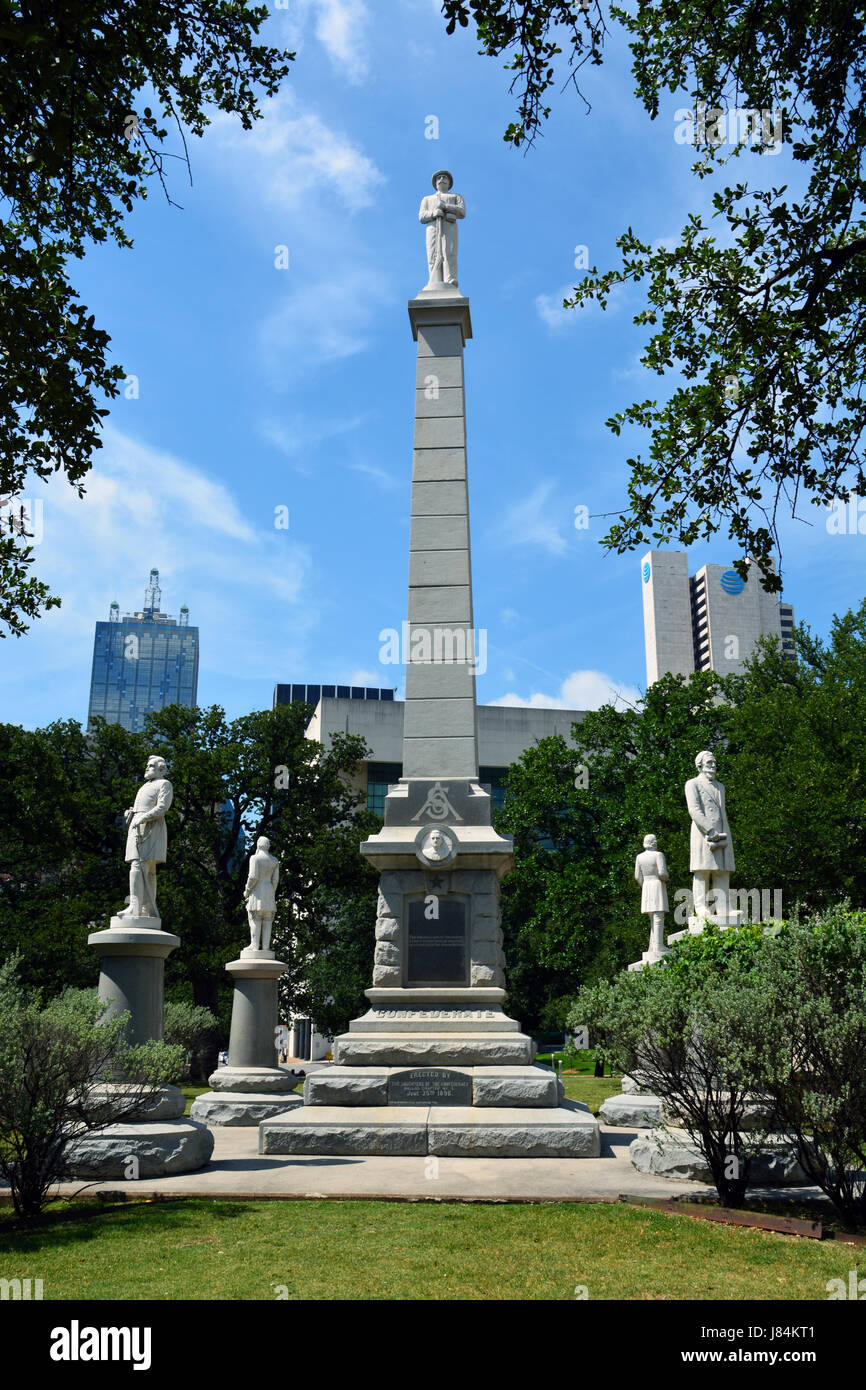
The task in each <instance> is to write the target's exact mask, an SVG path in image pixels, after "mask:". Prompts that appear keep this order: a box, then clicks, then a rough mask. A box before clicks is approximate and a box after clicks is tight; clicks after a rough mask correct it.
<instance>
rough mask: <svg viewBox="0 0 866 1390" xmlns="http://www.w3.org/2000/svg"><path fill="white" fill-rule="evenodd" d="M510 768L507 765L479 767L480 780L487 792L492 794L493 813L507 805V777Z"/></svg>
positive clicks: (491, 805)
mask: <svg viewBox="0 0 866 1390" xmlns="http://www.w3.org/2000/svg"><path fill="white" fill-rule="evenodd" d="M509 771H510V769H509V768H507V767H481V768H479V769H478V780H479V782H480V783H481V785H482V787H483V788H484V790H485V791H486V792H488V793H489V794H490V810H491V813H492V812H495V811H500V810H501V809H502V807H503V806H504V805H505V779H506V777H507V776H508V773H509Z"/></svg>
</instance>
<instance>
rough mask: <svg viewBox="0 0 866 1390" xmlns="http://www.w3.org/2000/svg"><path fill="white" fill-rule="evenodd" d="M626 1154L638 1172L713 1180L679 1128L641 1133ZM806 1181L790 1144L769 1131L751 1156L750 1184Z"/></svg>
mask: <svg viewBox="0 0 866 1390" xmlns="http://www.w3.org/2000/svg"><path fill="white" fill-rule="evenodd" d="M628 1156H629V1158H630V1159H631V1162H632V1167H634V1168H636V1169H637V1171H638V1172H639V1173H653V1174H654V1175H655V1176H657V1177H662V1178H687V1179H690V1180H691V1181H692V1182H705V1183H712V1181H713V1179H712V1174H711V1173H710V1170H709V1167H708V1166H707V1163H706V1160H705V1159H704V1158H703V1156H702V1155H701V1154H699V1153H698V1151H697V1149H696V1148H695V1146H694V1145H693V1144H692V1141H691V1139H690V1138H689V1136H688V1134H687V1133H686V1132H685V1130H682V1129H672V1130H667V1131H664V1130H651V1131H650V1133H649V1134H641V1135H639V1136H638V1137H637V1139H634V1140H632V1142H631V1144H629V1149H628ZM808 1182H809V1179H808V1178H807V1177H806V1175H805V1173H804V1172H803V1170H802V1168H801V1167H800V1164H799V1163H798V1161H797V1155H796V1150H795V1149H794V1146H793V1144H791V1143H790V1142H789V1141H788V1140H787V1139H785V1138H783V1137H782V1136H778V1137H777V1136H774V1135H768V1136H767V1140H766V1142H765V1144H764V1146H763V1147H762V1149H761V1152H760V1153H758V1154H757V1155H756V1156H755V1157H754V1158H753V1159H752V1162H751V1166H750V1172H749V1186H750V1187H770V1186H772V1187H776V1186H780V1185H783V1184H786V1183H790V1184H797V1183H806V1184H808Z"/></svg>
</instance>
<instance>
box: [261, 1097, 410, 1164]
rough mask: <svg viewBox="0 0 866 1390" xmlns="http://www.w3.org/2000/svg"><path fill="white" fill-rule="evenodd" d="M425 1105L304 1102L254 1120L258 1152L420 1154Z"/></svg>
mask: <svg viewBox="0 0 866 1390" xmlns="http://www.w3.org/2000/svg"><path fill="white" fill-rule="evenodd" d="M426 1152H427V1110H426V1109H418V1108H417V1107H415V1106H407V1107H406V1108H403V1107H401V1106H381V1107H377V1106H364V1105H311V1106H308V1105H304V1106H302V1107H301V1108H300V1109H299V1110H293V1111H291V1112H290V1113H289V1114H288V1115H283V1116H281V1117H280V1119H278V1120H265V1121H264V1122H263V1123H262V1124H260V1125H259V1153H260V1154H384V1155H388V1156H390V1157H392V1158H400V1157H406V1156H411V1155H412V1154H419V1155H420V1154H426Z"/></svg>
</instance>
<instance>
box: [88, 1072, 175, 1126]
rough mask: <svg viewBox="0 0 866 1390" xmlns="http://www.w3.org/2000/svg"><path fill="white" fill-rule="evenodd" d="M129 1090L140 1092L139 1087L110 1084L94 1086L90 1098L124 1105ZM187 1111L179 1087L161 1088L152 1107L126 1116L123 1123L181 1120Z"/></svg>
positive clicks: (134, 1123)
mask: <svg viewBox="0 0 866 1390" xmlns="http://www.w3.org/2000/svg"><path fill="white" fill-rule="evenodd" d="M129 1090H138V1087H137V1086H135V1087H130V1086H127V1085H125V1084H123V1083H121V1082H110V1083H109V1084H108V1085H106V1086H94V1087H93V1089H92V1090H91V1092H90V1096H91V1099H92V1100H94V1101H97V1102H100V1101H103V1100H109V1099H111V1100H116V1101H118V1102H120V1103H122V1102H123V1096H124V1092H125V1091H129ZM185 1110H186V1096H185V1095H184V1093H183V1091H182V1090H181V1089H180V1087H179V1086H168V1085H166V1086H160V1088H159V1093H158V1094H157V1096H156V1098H155V1099H154V1100H153V1101H152V1102H151V1103H150V1105H143V1106H142V1107H141V1109H140V1110H134V1111H133V1112H132V1113H131V1114H129V1115H125V1116H124V1118H123V1123H124V1124H126V1125H137V1124H142V1123H144V1124H149V1123H153V1122H154V1121H156V1120H179V1119H180V1117H181V1115H182V1114H183V1113H184V1111H185Z"/></svg>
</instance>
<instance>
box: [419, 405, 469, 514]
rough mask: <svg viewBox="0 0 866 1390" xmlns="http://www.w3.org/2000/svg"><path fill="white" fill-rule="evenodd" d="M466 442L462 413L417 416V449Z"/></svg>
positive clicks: (450, 446)
mask: <svg viewBox="0 0 866 1390" xmlns="http://www.w3.org/2000/svg"><path fill="white" fill-rule="evenodd" d="M465 444H466V421H465V420H464V418H463V416H462V415H444V416H435V415H434V416H427V417H422V418H421V419H418V418H417V417H416V419H415V448H416V449H459V448H460V447H461V445H465ZM428 486H435V484H429V485H428ZM413 511H414V508H413Z"/></svg>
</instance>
